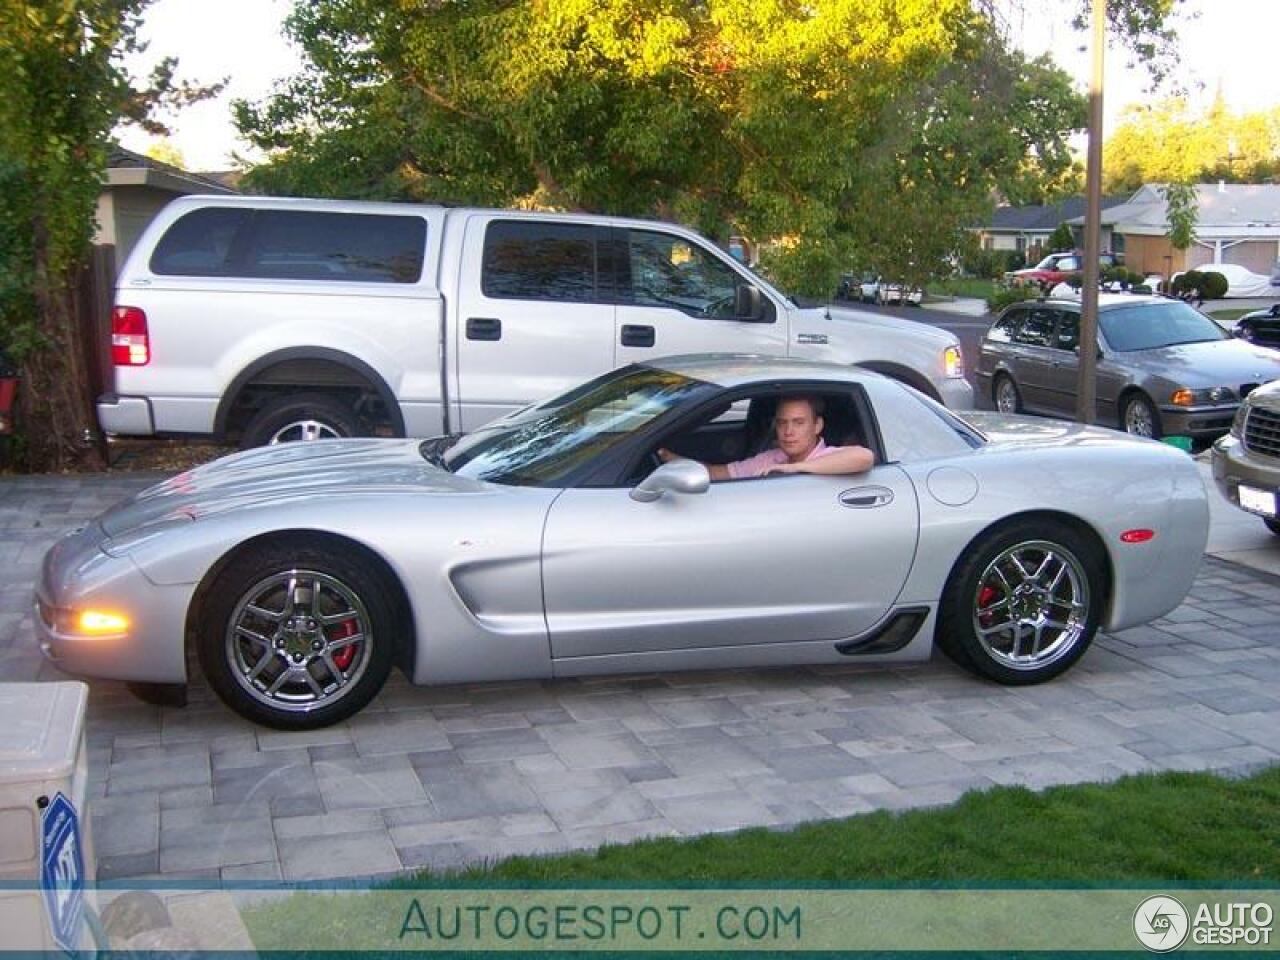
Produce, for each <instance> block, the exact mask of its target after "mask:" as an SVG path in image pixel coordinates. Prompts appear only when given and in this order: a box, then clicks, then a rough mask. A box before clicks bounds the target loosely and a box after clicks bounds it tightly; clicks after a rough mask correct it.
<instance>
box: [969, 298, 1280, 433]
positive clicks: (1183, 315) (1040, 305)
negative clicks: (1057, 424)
mask: <svg viewBox="0 0 1280 960" xmlns="http://www.w3.org/2000/svg"><path fill="white" fill-rule="evenodd" d="M1098 299H1099V304H1098V364H1097V398H1098V410H1097V417H1098V421H1099V422H1100V423H1106V424H1113V425H1115V426H1117V427H1119V428H1120V429H1122V430H1125V431H1126V432H1128V433H1132V434H1135V435H1137V436H1141V437H1152V438H1159V437H1162V436H1165V435H1166V434H1168V435H1182V436H1190V437H1194V438H1200V439H1205V440H1212V439H1214V438H1215V437H1218V436H1221V435H1222V434H1224V433H1226V432H1227V429H1228V428H1229V427H1230V426H1231V420H1232V417H1233V416H1235V412H1236V409H1237V407H1238V406H1239V401H1240V398H1241V397H1243V396H1246V395H1247V394H1248V393H1249V391H1251V390H1253V389H1254V388H1255V387H1257V386H1258V385H1259V384H1262V383H1266V382H1267V381H1269V380H1275V379H1277V378H1280V354H1278V353H1276V352H1274V351H1271V350H1267V349H1265V348H1263V347H1259V346H1255V345H1253V344H1251V343H1248V342H1246V341H1244V340H1239V339H1235V338H1233V337H1231V336H1229V335H1227V334H1226V333H1225V332H1224V331H1223V330H1222V329H1221V328H1220V327H1219V326H1218V325H1217V324H1216V323H1214V322H1213V321H1212V320H1210V319H1209V318H1208V317H1206V316H1205V315H1204V314H1202V313H1200V312H1199V311H1197V310H1196V309H1195V308H1193V307H1191V306H1190V305H1188V304H1186V303H1182V302H1181V301H1178V300H1170V299H1167V298H1165V297H1156V296H1145V295H1135V294H1108V293H1103V294H1100V295H1099V298H1098ZM1079 339H1080V301H1079V300H1068V299H1046V300H1029V301H1025V302H1023V303H1018V304H1014V305H1013V306H1011V307H1009V308H1007V309H1006V310H1005V311H1004V312H1002V313H1001V314H1000V316H999V317H998V318H997V319H996V321H995V322H994V323H993V324H992V325H991V328H990V329H989V330H988V331H987V333H986V335H985V337H984V338H983V341H982V347H981V352H980V355H979V358H978V369H977V378H978V382H979V389H980V390H983V391H985V392H987V394H988V396H990V397H991V398H992V400H993V401H994V403H995V405H996V408H997V409H998V410H1001V411H1003V412H1005V413H1017V412H1020V411H1023V410H1027V411H1031V412H1034V413H1042V414H1047V415H1049V416H1074V415H1075V407H1076V380H1077V371H1078V368H1079V353H1078V345H1079Z"/></svg>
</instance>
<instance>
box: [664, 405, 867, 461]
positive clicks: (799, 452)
mask: <svg viewBox="0 0 1280 960" xmlns="http://www.w3.org/2000/svg"><path fill="white" fill-rule="evenodd" d="M824 409H825V407H824V404H823V402H822V400H821V398H819V397H808V396H803V397H783V398H782V399H781V400H779V401H778V412H777V414H776V416H775V417H774V420H773V433H774V437H775V439H776V440H777V446H776V447H773V448H772V449H769V450H766V451H764V452H763V453H758V454H756V455H755V456H754V457H747V458H746V459H745V460H735V461H734V462H732V463H709V464H707V465H706V467H707V471H708V472H709V473H710V474H711V479H712V480H747V479H750V478H753V477H764V476H768V475H770V474H780V473H820V474H828V475H830V474H848V473H865V472H866V471H868V470H870V469H871V468H872V467H873V466H875V462H876V458H875V454H873V453H872V452H871V451H870V450H868V449H867V448H866V447H861V446H857V445H856V444H854V445H850V446H846V447H830V446H827V444H826V443H825V442H824V441H823V439H822V430H823V428H824V427H825V426H826V424H825V423H824V422H823V418H822V414H823V412H824ZM658 456H659V457H660V458H661V459H662V461H663V463H670V462H671V461H672V460H679V459H681V458H680V457H678V456H677V455H676V454H674V453H672V452H671V451H670V450H667V449H660V450H659V451H658Z"/></svg>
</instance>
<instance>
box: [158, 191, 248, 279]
mask: <svg viewBox="0 0 1280 960" xmlns="http://www.w3.org/2000/svg"><path fill="white" fill-rule="evenodd" d="M252 217H253V211H252V210H249V209H246V208H244V207H203V208H201V209H199V210H193V211H191V212H190V213H186V214H183V215H182V216H181V217H179V218H178V219H177V220H175V221H174V222H173V224H172V226H170V227H169V229H168V230H166V231H165V234H164V236H163V237H161V238H160V242H159V243H157V244H156V249H155V251H154V252H153V253H152V254H151V264H150V266H151V272H152V273H154V274H158V275H159V276H164V277H169V276H177V277H222V276H226V275H227V273H228V271H229V269H230V260H231V248H232V244H233V242H234V240H235V238H236V235H237V234H238V233H239V232H240V230H241V228H242V227H243V226H244V225H245V224H246V223H248V222H249V220H250V219H251V218H252Z"/></svg>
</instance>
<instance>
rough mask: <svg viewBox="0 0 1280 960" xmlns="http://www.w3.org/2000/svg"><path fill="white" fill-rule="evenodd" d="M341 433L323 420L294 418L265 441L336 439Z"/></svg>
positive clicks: (275, 442)
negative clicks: (294, 419)
mask: <svg viewBox="0 0 1280 960" xmlns="http://www.w3.org/2000/svg"><path fill="white" fill-rule="evenodd" d="M342 436H343V435H342V434H341V433H339V432H338V431H337V430H335V429H334V428H333V426H332V425H331V424H328V423H325V422H324V421H323V420H296V421H294V422H293V423H286V424H285V425H284V426H283V427H281V428H280V429H279V430H277V431H275V432H274V433H273V434H271V439H270V440H268V441H267V443H269V444H271V445H273V446H274V445H275V444H277V443H294V442H296V441H299V440H337V439H340V438H341V437H342Z"/></svg>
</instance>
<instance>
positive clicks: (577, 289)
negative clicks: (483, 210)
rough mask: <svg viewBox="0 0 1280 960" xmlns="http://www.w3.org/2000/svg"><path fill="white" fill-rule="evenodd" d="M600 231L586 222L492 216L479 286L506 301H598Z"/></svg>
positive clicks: (491, 295)
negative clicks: (597, 251)
mask: <svg viewBox="0 0 1280 960" xmlns="http://www.w3.org/2000/svg"><path fill="white" fill-rule="evenodd" d="M598 233H599V231H598V230H597V229H596V228H595V227H592V226H590V225H588V224H578V223H549V222H544V221H533V220H495V221H493V222H492V223H490V224H489V225H488V227H487V228H486V230H485V234H484V255H483V258H482V261H481V271H480V287H481V290H482V291H483V292H484V295H485V296H486V297H493V298H496V299H505V300H557V301H568V302H572V303H588V302H591V301H596V300H599V299H601V298H600V295H599V293H598V291H597V284H596V273H597V271H596V240H597V236H598Z"/></svg>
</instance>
